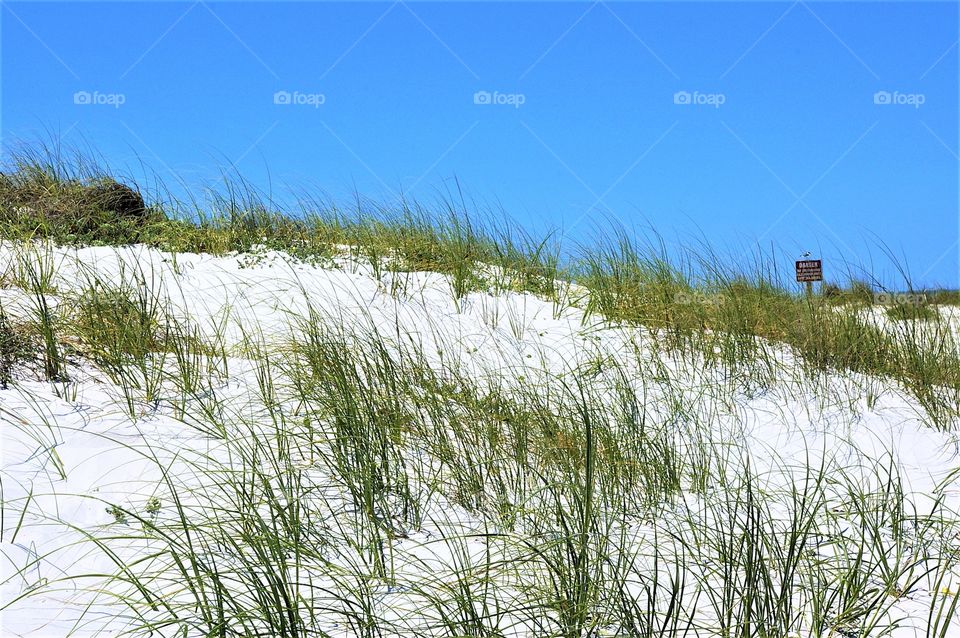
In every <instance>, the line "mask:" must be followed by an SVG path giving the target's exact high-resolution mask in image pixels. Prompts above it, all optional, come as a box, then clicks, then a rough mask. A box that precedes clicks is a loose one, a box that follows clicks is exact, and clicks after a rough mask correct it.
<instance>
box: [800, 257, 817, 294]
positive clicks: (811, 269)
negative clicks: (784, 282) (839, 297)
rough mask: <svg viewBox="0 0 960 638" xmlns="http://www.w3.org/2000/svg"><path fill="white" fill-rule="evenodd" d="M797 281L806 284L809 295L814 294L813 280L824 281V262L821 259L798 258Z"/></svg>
mask: <svg viewBox="0 0 960 638" xmlns="http://www.w3.org/2000/svg"><path fill="white" fill-rule="evenodd" d="M797 281H798V282H802V283H804V284H806V286H807V297H811V296H813V282H815V281H823V262H822V261H821V260H819V259H800V260H798V261H797Z"/></svg>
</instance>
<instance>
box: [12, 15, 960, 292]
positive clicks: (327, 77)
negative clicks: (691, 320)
mask: <svg viewBox="0 0 960 638" xmlns="http://www.w3.org/2000/svg"><path fill="white" fill-rule="evenodd" d="M0 20H2V47H0V53H2V56H3V59H2V84H0V88H2V99H0V106H2V121H0V128H2V136H3V144H4V148H5V149H7V148H9V145H10V144H13V143H16V142H17V141H18V140H28V141H29V140H31V139H42V138H44V137H46V136H47V135H48V132H49V131H55V132H59V133H60V134H62V135H63V136H64V140H65V141H67V142H72V143H77V144H84V143H89V144H91V145H93V146H94V147H96V148H97V149H98V150H99V151H100V152H101V153H102V154H103V156H104V157H105V158H106V159H107V160H108V161H109V162H110V163H111V164H112V165H114V166H117V167H121V168H126V169H128V170H130V171H131V172H136V171H138V170H139V168H138V165H139V162H141V161H142V162H144V163H145V164H146V165H147V166H148V167H149V168H150V169H151V170H154V171H156V173H157V175H158V176H160V177H161V178H165V179H167V180H168V181H170V182H173V181H174V179H173V178H172V177H171V173H175V174H176V175H179V176H180V178H181V179H183V180H185V181H186V183H188V184H189V185H191V186H197V185H202V184H204V183H208V182H209V180H210V179H212V178H214V177H215V176H216V175H217V174H218V171H219V169H220V168H222V167H223V166H225V165H228V164H230V163H234V164H236V166H237V168H238V169H239V171H240V172H241V173H242V174H244V175H245V176H247V177H248V178H249V179H250V180H251V181H252V182H253V183H254V184H257V185H260V186H263V187H266V185H267V184H272V188H273V190H274V192H275V193H276V194H277V195H278V196H281V197H283V194H284V192H286V190H287V187H306V188H311V189H317V190H321V191H324V192H326V193H328V194H329V195H330V196H332V197H333V198H334V199H336V200H338V201H340V202H343V203H344V204H346V203H348V202H349V201H350V200H351V199H352V193H353V191H354V189H356V190H357V191H359V192H360V193H361V194H363V195H365V196H368V197H372V198H375V199H381V200H389V199H391V198H393V197H394V196H395V195H396V194H397V193H399V192H404V193H406V194H408V195H409V196H412V197H416V198H420V199H423V200H430V199H432V198H434V197H436V196H437V194H438V193H439V192H442V191H444V190H445V189H447V188H450V187H451V184H452V183H453V180H454V178H456V179H457V180H458V181H459V183H460V185H461V186H462V187H463V188H464V189H466V191H467V192H468V193H469V194H470V195H471V196H472V197H473V198H475V199H476V200H478V202H481V203H485V204H486V205H489V206H491V207H502V208H503V209H504V210H505V211H506V212H507V213H508V214H509V215H510V216H512V217H514V218H516V219H517V220H519V221H520V222H522V223H523V224H526V225H527V226H529V227H530V228H531V229H533V230H534V231H538V230H542V229H543V228H545V227H547V226H556V227H560V228H561V229H562V230H564V231H565V232H566V233H567V235H568V237H570V238H571V239H573V240H583V239H585V238H587V237H589V236H590V233H591V232H593V231H596V230H600V231H602V230H603V229H604V228H605V227H606V226H608V225H609V223H610V220H618V221H619V223H622V224H624V225H625V226H627V227H629V228H632V227H638V228H639V227H641V226H643V225H645V224H652V225H653V226H654V227H656V228H657V229H658V230H659V231H660V232H662V233H663V234H664V235H665V236H666V238H667V239H668V240H671V241H673V240H676V239H678V238H681V239H682V238H684V237H689V236H691V235H694V236H696V235H698V234H701V233H702V234H703V235H704V236H706V237H707V238H709V239H710V241H711V242H712V243H714V244H715V245H716V246H717V247H719V248H720V249H721V250H722V251H728V252H734V251H736V250H737V249H739V248H742V247H749V246H750V245H751V244H753V243H756V242H760V243H761V244H763V245H765V246H769V245H770V242H774V243H775V244H776V245H777V246H778V247H780V248H782V249H783V250H784V251H785V252H786V254H787V255H788V256H792V255H793V254H798V253H799V252H800V251H801V250H811V251H813V252H815V253H817V254H818V255H820V256H822V257H823V258H824V259H826V260H827V262H826V267H827V271H828V275H829V274H830V267H831V266H834V267H835V268H834V274H836V265H837V264H838V263H839V262H840V260H844V259H845V260H849V261H853V262H857V263H866V264H869V263H870V261H871V260H872V261H873V263H874V268H875V269H877V270H883V271H886V270H887V267H886V264H885V259H884V258H883V257H882V253H881V251H880V250H879V249H878V248H877V245H878V244H879V243H884V244H886V245H887V246H889V247H890V249H892V250H893V251H894V252H896V253H897V254H902V255H904V256H905V259H906V262H907V263H908V265H909V267H910V269H911V272H912V275H913V277H914V278H915V280H916V282H917V283H921V284H926V285H934V284H942V285H949V286H958V285H960V277H958V272H960V271H958V264H960V255H958V250H957V239H958V235H960V233H958V160H957V149H958V135H960V134H958V121H960V117H958V80H957V78H958V76H960V70H958V46H957V36H958V24H960V22H958V5H957V4H956V3H952V2H944V3H916V2H911V3H846V2H844V3H832V2H830V3H819V2H813V3H774V2H753V3H726V2H724V3H707V4H700V3H696V4H694V3H670V4H668V3H655V2H652V3H642V4H640V3H618V2H609V3H595V4H589V3H586V4H584V3H562V4H558V3H510V2H504V3H495V4H490V3H482V4H481V3H460V2H433V3H424V2H409V3H402V2H401V3H395V4H390V3H354V4H340V3H323V2H317V3H307V2H302V3H285V4H276V3H256V2H209V3H203V2H198V3H195V4H193V3H174V2H162V3H142V2H116V3H90V2H74V3H69V4H68V3H49V2H35V3H33V2H32V3H26V2H9V3H4V4H3V7H0ZM483 91H486V92H487V93H488V94H489V96H488V95H487V94H480V95H476V94H477V92H483ZM78 92H86V93H85V94H84V93H81V94H80V96H79V97H77V98H76V99H75V94H77V93H78ZM277 92H286V94H289V97H290V100H289V101H290V102H291V103H289V104H284V103H280V104H277V103H275V102H276V100H275V95H276V94H277ZM683 92H686V93H683ZM877 92H886V93H881V94H879V95H878V96H876V97H875V94H877ZM678 93H679V95H677V94H678ZM286 94H284V93H281V94H280V96H279V98H278V99H279V101H280V102H283V101H284V98H285V96H286ZM475 96H476V99H475ZM87 97H89V100H88V101H89V102H94V103H92V104H90V103H80V104H77V103H75V102H76V101H80V102H84V101H85V100H86V98H87ZM488 97H489V99H487V98H488ZM120 101H122V104H119V105H117V104H116V103H117V102H120ZM478 101H479V102H481V103H479V104H478V103H476V102H478ZM96 102H101V103H100V104H97V103H96ZM298 102H299V103H298ZM320 102H322V104H321V103H320ZM484 102H489V103H484ZM498 102H500V103H498ZM677 102H680V103H677ZM684 102H688V103H684ZM697 102H700V103H697ZM877 102H880V103H877Z"/></svg>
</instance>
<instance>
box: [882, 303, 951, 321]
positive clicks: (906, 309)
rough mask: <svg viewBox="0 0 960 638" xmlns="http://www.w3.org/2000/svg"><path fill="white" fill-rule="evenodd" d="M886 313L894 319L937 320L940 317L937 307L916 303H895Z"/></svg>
mask: <svg viewBox="0 0 960 638" xmlns="http://www.w3.org/2000/svg"><path fill="white" fill-rule="evenodd" d="M884 313H885V314H886V315H887V317H889V318H890V319H892V320H893V321H935V320H936V319H937V317H938V315H937V310H936V308H931V307H930V306H928V305H927V304H916V303H898V304H894V305H892V306H890V307H888V308H887V309H886V310H884Z"/></svg>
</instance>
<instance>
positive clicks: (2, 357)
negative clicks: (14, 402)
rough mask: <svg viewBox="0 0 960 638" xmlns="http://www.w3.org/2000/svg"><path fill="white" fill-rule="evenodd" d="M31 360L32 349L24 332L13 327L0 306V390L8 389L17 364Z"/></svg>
mask: <svg viewBox="0 0 960 638" xmlns="http://www.w3.org/2000/svg"><path fill="white" fill-rule="evenodd" d="M32 358H33V349H32V347H31V343H30V339H29V338H28V336H27V334H26V332H25V331H24V330H23V329H22V328H21V327H18V326H14V325H13V323H12V322H11V321H10V319H9V318H8V317H7V314H6V313H5V312H4V310H3V307H2V306H0V389H3V390H6V389H7V387H9V385H10V383H11V382H12V381H13V371H14V369H15V368H16V366H17V365H18V364H20V363H22V362H25V361H28V360H30V359H32Z"/></svg>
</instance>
